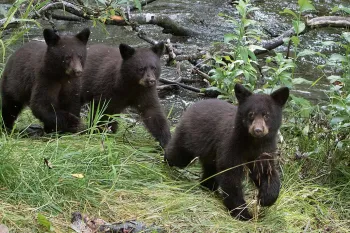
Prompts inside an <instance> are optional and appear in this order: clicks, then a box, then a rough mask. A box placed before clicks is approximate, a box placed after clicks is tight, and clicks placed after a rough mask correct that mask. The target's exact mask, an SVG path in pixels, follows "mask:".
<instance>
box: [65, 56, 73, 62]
mask: <svg viewBox="0 0 350 233" xmlns="http://www.w3.org/2000/svg"><path fill="white" fill-rule="evenodd" d="M71 59H72V56H65V57H64V62H66V63H69V62H70V60H71Z"/></svg>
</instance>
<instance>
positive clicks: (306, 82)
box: [292, 78, 312, 84]
mask: <svg viewBox="0 0 350 233" xmlns="http://www.w3.org/2000/svg"><path fill="white" fill-rule="evenodd" d="M292 83H293V84H303V83H304V84H312V81H309V80H306V79H304V78H294V79H293V80H292Z"/></svg>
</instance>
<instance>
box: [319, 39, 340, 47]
mask: <svg viewBox="0 0 350 233" xmlns="http://www.w3.org/2000/svg"><path fill="white" fill-rule="evenodd" d="M321 43H322V45H324V46H329V45H334V44H336V42H334V41H331V40H330V41H322V42H321Z"/></svg>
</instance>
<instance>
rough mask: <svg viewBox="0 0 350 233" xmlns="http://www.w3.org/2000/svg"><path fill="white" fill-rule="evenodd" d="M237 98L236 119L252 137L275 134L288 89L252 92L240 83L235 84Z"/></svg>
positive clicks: (279, 123)
mask: <svg viewBox="0 0 350 233" xmlns="http://www.w3.org/2000/svg"><path fill="white" fill-rule="evenodd" d="M235 95H236V98H237V100H238V111H237V118H236V119H237V120H238V122H236V123H238V124H239V125H240V126H243V127H244V129H246V130H247V131H248V133H249V135H251V136H252V137H254V138H263V137H265V136H269V135H275V134H276V133H277V131H278V129H279V127H280V126H281V122H282V107H283V105H284V104H285V103H286V102H287V99H288V97H289V89H288V88H287V87H282V88H280V89H278V90H276V91H274V92H272V93H271V94H270V95H267V94H253V93H252V92H250V91H249V90H248V89H246V88H245V87H244V86H242V85H241V84H236V85H235Z"/></svg>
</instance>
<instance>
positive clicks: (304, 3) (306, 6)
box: [298, 0, 316, 12]
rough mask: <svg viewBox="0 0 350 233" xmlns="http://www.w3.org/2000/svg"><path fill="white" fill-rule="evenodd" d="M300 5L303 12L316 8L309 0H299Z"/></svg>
mask: <svg viewBox="0 0 350 233" xmlns="http://www.w3.org/2000/svg"><path fill="white" fill-rule="evenodd" d="M298 5H299V9H300V11H301V12H304V11H315V10H316V9H315V7H314V6H313V5H312V4H311V3H310V2H309V0H298Z"/></svg>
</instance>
